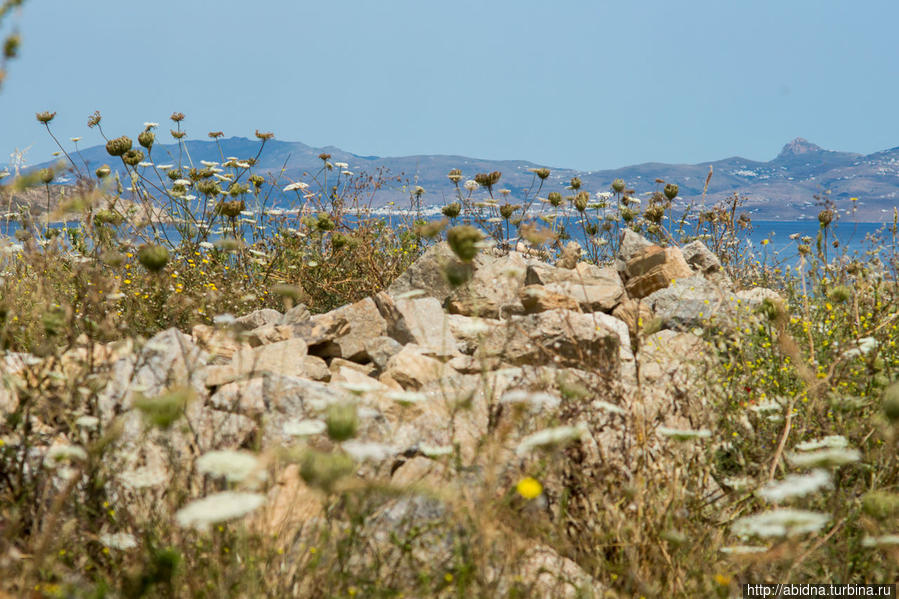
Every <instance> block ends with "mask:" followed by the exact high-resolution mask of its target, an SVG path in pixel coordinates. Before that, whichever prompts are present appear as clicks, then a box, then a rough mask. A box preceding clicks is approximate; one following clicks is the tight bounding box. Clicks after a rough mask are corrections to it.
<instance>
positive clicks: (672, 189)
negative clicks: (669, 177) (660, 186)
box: [665, 183, 679, 200]
mask: <svg viewBox="0 0 899 599" xmlns="http://www.w3.org/2000/svg"><path fill="white" fill-rule="evenodd" d="M678 191H679V190H678V187H677V183H669V184H668V185H666V186H665V197H666V198H668V199H669V200H673V199H674V198H676V197H677V192H678Z"/></svg>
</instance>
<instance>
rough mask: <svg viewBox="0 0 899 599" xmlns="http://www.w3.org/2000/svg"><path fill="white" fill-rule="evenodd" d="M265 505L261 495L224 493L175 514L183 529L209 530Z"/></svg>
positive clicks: (194, 502)
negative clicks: (215, 525) (214, 525)
mask: <svg viewBox="0 0 899 599" xmlns="http://www.w3.org/2000/svg"><path fill="white" fill-rule="evenodd" d="M263 503H265V495H262V494H260V493H240V492H236V491H224V492H222V493H216V494H214V495H210V496H208V497H204V498H203V499H198V500H196V501H193V502H191V503H189V504H188V505H186V506H185V507H183V508H181V509H180V510H178V511H177V512H176V513H175V521H176V522H177V523H178V525H179V526H181V527H183V528H196V529H198V530H207V529H208V528H209V526H210V525H212V524H217V523H219V522H226V521H228V520H234V519H237V518H243V517H244V516H246V515H247V514H249V513H250V512H252V511H254V510H256V509H258V508H259V507H261V506H262V504H263Z"/></svg>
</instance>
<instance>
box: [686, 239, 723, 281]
mask: <svg viewBox="0 0 899 599" xmlns="http://www.w3.org/2000/svg"><path fill="white" fill-rule="evenodd" d="M681 252H683V255H684V259H685V260H686V261H687V264H689V265H690V266H691V267H692V268H693V269H694V270H695V271H697V272H698V273H700V274H701V275H703V276H704V277H705V278H707V279H709V280H710V281H712V282H714V283H716V284H718V285H720V286H722V287H728V286H731V285H732V284H733V283H732V281H731V280H730V277H729V276H727V273H726V272H724V268H723V267H722V266H721V260H719V259H718V256H716V255H715V254H714V253H712V251H711V250H709V248H707V247H706V246H705V244H704V243H702V242H701V241H699V240H696V241H691V242H690V243H688V244H687V245H685V246H684V247H683V248H681Z"/></svg>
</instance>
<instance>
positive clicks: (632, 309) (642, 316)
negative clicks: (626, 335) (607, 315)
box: [612, 298, 653, 335]
mask: <svg viewBox="0 0 899 599" xmlns="http://www.w3.org/2000/svg"><path fill="white" fill-rule="evenodd" d="M612 316H614V317H615V318H617V319H619V320H621V321H623V322H624V324H625V325H626V326H627V328H628V331H629V332H630V334H631V335H636V334H637V333H638V332H640V331H641V330H642V328H643V326H646V324H647V323H648V322H649V321H650V320H652V317H653V315H652V310H651V309H650V307H649V304H648V303H647V302H641V301H639V300H634V299H631V298H624V299H623V300H622V301H621V303H620V304H618V306H617V307H616V308H615V309H614V310H613V311H612ZM641 321H642V325H641V324H640V323H641Z"/></svg>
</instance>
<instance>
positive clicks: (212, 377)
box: [206, 337, 307, 387]
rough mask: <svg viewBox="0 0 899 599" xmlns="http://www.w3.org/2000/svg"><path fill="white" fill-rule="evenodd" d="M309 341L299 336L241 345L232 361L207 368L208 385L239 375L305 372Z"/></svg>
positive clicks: (296, 374) (223, 381) (221, 382)
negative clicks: (253, 345) (241, 347)
mask: <svg viewBox="0 0 899 599" xmlns="http://www.w3.org/2000/svg"><path fill="white" fill-rule="evenodd" d="M306 353H307V348H306V342H305V341H303V340H302V339H299V338H296V337H294V338H291V339H286V340H284V341H278V342H276V343H269V344H267V345H260V346H258V347H254V348H250V349H242V350H240V351H238V352H236V353H235V354H234V356H232V358H231V362H230V363H229V364H226V365H222V366H210V367H208V368H207V372H206V386H208V387H217V386H219V385H222V384H225V383H228V382H230V381H233V380H235V379H237V378H240V377H246V376H252V375H255V374H261V373H271V374H279V375H283V376H306V364H305V358H306Z"/></svg>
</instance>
